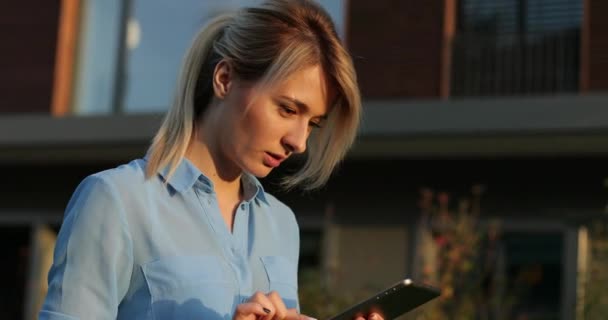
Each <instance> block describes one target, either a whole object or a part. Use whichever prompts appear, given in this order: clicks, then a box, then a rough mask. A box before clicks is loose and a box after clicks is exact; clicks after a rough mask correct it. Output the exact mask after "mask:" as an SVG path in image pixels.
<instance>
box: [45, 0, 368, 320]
mask: <svg viewBox="0 0 608 320" xmlns="http://www.w3.org/2000/svg"><path fill="white" fill-rule="evenodd" d="M359 112H360V99H359V92H358V89H357V85H356V79H355V73H354V69H353V66H352V62H351V60H350V57H349V55H348V54H347V52H346V51H345V50H344V48H343V47H342V45H341V44H340V42H339V40H338V37H337V36H336V32H335V30H334V27H333V25H332V22H331V20H330V18H329V16H328V15H327V14H326V13H325V12H324V11H323V10H322V9H321V8H320V7H319V6H318V5H317V4H315V3H313V2H311V1H305V0H299V1H287V0H276V1H269V2H267V3H265V4H263V5H262V6H260V7H257V8H246V9H242V10H240V11H239V12H238V13H236V14H234V15H226V16H221V17H218V18H216V19H214V20H213V21H212V22H210V23H209V24H208V25H207V26H206V27H205V28H203V29H202V31H201V32H200V33H199V34H198V35H197V37H196V38H195V40H194V42H193V44H192V46H191V48H190V50H189V52H188V54H187V56H186V58H185V62H184V66H183V70H182V73H181V77H180V80H179V84H178V90H177V94H176V99H175V102H174V104H173V106H172V108H171V109H170V110H169V112H168V113H167V115H166V118H165V120H164V122H163V124H162V126H161V128H160V130H159V131H158V133H157V134H156V136H155V138H154V141H153V143H152V145H151V147H150V149H149V151H148V153H147V155H146V157H145V158H144V159H138V160H134V161H132V162H130V163H128V164H126V165H123V166H120V167H118V168H115V169H111V170H107V171H104V172H100V173H97V174H94V175H92V176H89V177H87V178H86V179H85V180H84V181H83V182H82V183H81V184H80V185H79V186H78V188H77V190H76V191H75V193H74V195H73V197H72V199H71V200H70V203H69V204H68V206H67V209H66V215H65V219H64V222H63V225H62V227H61V231H60V233H59V236H58V239H57V244H56V248H55V255H54V262H53V265H52V267H51V270H50V272H49V289H48V294H47V297H46V300H45V303H44V306H43V308H42V311H41V312H40V319H229V318H232V319H258V318H260V319H268V320H269V319H290V320H291V319H293V320H295V319H304V318H306V317H305V316H303V315H299V314H298V312H297V309H298V298H297V264H298V254H299V231H298V226H297V223H296V220H295V218H294V215H293V213H292V211H291V210H290V209H289V208H288V207H287V206H285V205H284V204H282V203H281V202H279V201H278V200H277V199H275V198H274V197H273V196H271V195H270V194H268V193H266V192H265V191H264V189H263V188H262V185H261V184H260V183H259V181H258V180H257V179H256V177H264V176H266V175H267V174H268V173H269V172H270V171H271V170H272V169H273V168H276V167H277V166H279V165H280V164H281V163H282V162H283V161H284V160H285V159H287V158H288V157H290V156H291V155H293V154H298V153H303V152H304V151H305V150H306V149H307V147H308V157H307V160H306V163H305V164H304V166H303V167H302V169H301V170H300V171H299V172H298V173H297V174H295V175H294V176H292V177H288V178H286V179H285V180H284V186H285V187H286V188H291V187H294V186H298V185H299V186H302V187H303V188H305V189H314V188H317V187H319V186H322V185H323V184H324V183H325V182H326V180H327V179H328V177H329V175H330V173H331V171H332V169H333V168H334V167H335V166H336V164H337V163H338V162H339V161H340V160H341V159H342V158H343V157H344V155H345V152H346V151H347V149H348V148H349V146H350V145H351V143H352V142H353V139H354V136H355V132H356V129H357V126H358V123H359ZM309 136H310V139H309ZM370 318H379V317H378V316H377V315H373V316H372V317H370Z"/></svg>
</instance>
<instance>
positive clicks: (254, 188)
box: [241, 172, 268, 204]
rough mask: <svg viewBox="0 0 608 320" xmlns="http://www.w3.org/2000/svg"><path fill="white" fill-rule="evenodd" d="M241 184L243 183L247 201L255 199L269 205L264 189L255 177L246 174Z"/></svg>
mask: <svg viewBox="0 0 608 320" xmlns="http://www.w3.org/2000/svg"><path fill="white" fill-rule="evenodd" d="M241 183H243V194H244V198H245V200H246V201H251V200H253V199H254V198H255V199H258V200H261V201H264V202H265V203H266V204H268V200H267V199H266V192H265V191H264V187H263V186H262V183H260V181H259V180H258V179H257V178H256V177H255V176H253V175H252V174H250V173H246V172H245V173H243V176H242V177H241Z"/></svg>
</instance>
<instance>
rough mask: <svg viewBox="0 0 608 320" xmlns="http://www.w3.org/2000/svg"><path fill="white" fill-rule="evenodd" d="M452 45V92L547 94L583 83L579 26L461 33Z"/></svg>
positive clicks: (467, 94) (460, 94)
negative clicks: (506, 31) (555, 28)
mask: <svg viewBox="0 0 608 320" xmlns="http://www.w3.org/2000/svg"><path fill="white" fill-rule="evenodd" d="M450 45H451V48H452V63H451V66H452V67H451V75H450V76H451V87H450V91H451V92H450V95H451V96H453V97H475V96H509V95H546V94H556V93H574V92H577V91H578V89H579V64H580V63H579V61H580V55H579V51H580V30H579V29H571V30H564V31H557V32H552V33H542V34H540V33H539V34H535V33H524V34H501V35H480V34H459V35H456V36H455V37H454V38H453V41H452V42H451V44H450Z"/></svg>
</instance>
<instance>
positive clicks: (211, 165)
mask: <svg viewBox="0 0 608 320" xmlns="http://www.w3.org/2000/svg"><path fill="white" fill-rule="evenodd" d="M200 131H202V130H200V129H199V130H195V132H194V133H193V137H192V139H191V142H190V145H189V146H188V149H187V150H186V155H185V156H186V158H187V159H188V160H190V162H192V164H194V166H196V167H197V168H198V169H199V170H200V171H201V172H202V173H203V174H205V176H207V178H209V179H211V181H212V182H213V187H214V191H215V193H216V194H217V195H218V197H222V198H227V199H239V200H240V199H241V197H242V190H241V189H242V188H241V175H242V170H240V168H238V167H237V166H234V165H230V164H231V163H232V162H231V161H229V160H228V159H225V157H224V156H222V153H221V152H220V149H219V148H218V147H215V146H214V144H213V143H209V141H207V140H206V139H205V138H204V137H203V135H202V134H201V132H200Z"/></svg>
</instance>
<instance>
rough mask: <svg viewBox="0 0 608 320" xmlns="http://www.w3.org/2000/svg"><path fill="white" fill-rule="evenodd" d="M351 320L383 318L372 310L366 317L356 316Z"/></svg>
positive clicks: (381, 319)
mask: <svg viewBox="0 0 608 320" xmlns="http://www.w3.org/2000/svg"><path fill="white" fill-rule="evenodd" d="M353 320H384V318H383V317H382V316H381V315H379V314H378V313H375V312H373V313H371V314H370V315H369V317H367V319H366V318H364V317H362V316H358V317H356V318H355V319H353Z"/></svg>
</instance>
